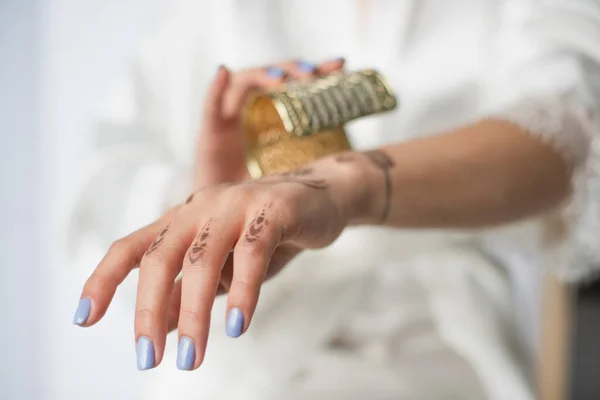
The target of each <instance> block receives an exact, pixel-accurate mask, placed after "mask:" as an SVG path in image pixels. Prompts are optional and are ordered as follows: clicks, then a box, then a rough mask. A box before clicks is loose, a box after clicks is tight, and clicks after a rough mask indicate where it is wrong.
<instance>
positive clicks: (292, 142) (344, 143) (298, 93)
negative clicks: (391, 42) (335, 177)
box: [242, 69, 397, 178]
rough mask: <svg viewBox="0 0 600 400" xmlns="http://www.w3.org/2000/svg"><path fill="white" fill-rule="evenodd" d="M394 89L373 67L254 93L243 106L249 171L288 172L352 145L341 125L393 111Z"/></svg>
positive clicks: (256, 172) (255, 174)
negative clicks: (392, 89)
mask: <svg viewBox="0 0 600 400" xmlns="http://www.w3.org/2000/svg"><path fill="white" fill-rule="evenodd" d="M396 106H397V100H396V96H395V95H394V93H393V92H392V91H391V89H390V88H389V86H388V85H387V84H386V82H385V80H384V78H383V77H382V76H381V75H380V74H379V73H377V72H376V71H374V70H370V69H369V70H363V71H358V72H346V73H344V72H336V73H333V74H330V75H328V76H326V77H323V78H318V79H316V80H312V81H295V82H290V83H288V84H287V85H285V86H284V87H283V88H281V89H278V90H274V91H269V92H261V93H255V94H254V95H253V96H251V97H250V99H249V100H248V103H247V104H246V106H245V107H244V112H243V116H242V129H243V131H244V134H245V137H246V144H247V156H248V170H249V172H250V175H251V176H252V177H253V178H258V177H260V176H262V175H265V174H272V173H279V172H287V171H290V170H293V169H295V168H298V167H300V166H301V165H304V164H307V163H309V162H311V161H314V160H316V159H318V158H321V157H323V156H326V155H329V154H332V153H336V152H341V151H345V150H350V149H351V148H352V147H351V145H350V142H349V141H348V138H347V136H346V133H345V131H344V125H345V124H346V123H347V122H349V121H352V120H354V119H357V118H362V117H365V116H368V115H372V114H376V113H381V112H386V111H390V110H393V109H394V108H396Z"/></svg>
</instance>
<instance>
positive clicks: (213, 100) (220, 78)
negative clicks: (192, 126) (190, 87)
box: [204, 65, 231, 132]
mask: <svg viewBox="0 0 600 400" xmlns="http://www.w3.org/2000/svg"><path fill="white" fill-rule="evenodd" d="M230 80H231V73H230V72H229V70H228V69H227V68H225V67H224V66H222V65H221V66H220V67H219V69H218V71H217V74H216V76H215V78H214V79H213V82H212V84H211V85H210V88H209V89H208V94H207V97H206V101H205V103H204V121H206V123H207V124H209V126H208V127H206V128H209V129H204V131H205V132H214V131H217V130H216V129H212V128H213V126H212V124H215V123H216V121H218V120H219V118H220V117H221V109H222V106H223V98H224V95H225V91H226V90H227V87H228V85H229V82H230Z"/></svg>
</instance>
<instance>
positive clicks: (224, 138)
mask: <svg viewBox="0 0 600 400" xmlns="http://www.w3.org/2000/svg"><path fill="white" fill-rule="evenodd" d="M343 66H344V59H342V58H340V59H337V60H332V61H327V62H324V63H321V64H319V65H316V64H311V63H307V62H305V61H298V62H296V61H291V62H285V63H281V64H276V65H274V66H271V67H264V68H252V69H248V70H244V71H239V72H235V73H233V72H230V71H229V70H227V69H226V68H225V67H220V68H219V71H218V72H217V74H216V76H215V78H214V80H213V82H212V85H211V87H210V89H209V91H208V95H207V98H206V101H205V105H204V117H203V123H202V132H201V134H200V136H199V139H198V145H197V150H196V170H195V185H196V186H195V187H197V188H199V187H204V186H208V185H216V184H220V183H225V182H238V181H243V180H246V179H249V178H250V176H249V174H248V170H247V168H246V148H245V142H244V136H243V135H242V132H241V129H240V115H241V110H242V107H243V106H244V103H245V102H246V99H247V97H248V94H250V93H251V92H252V91H254V90H260V89H268V88H274V87H277V86H279V85H282V84H283V83H284V82H286V81H287V80H296V79H311V78H314V77H317V76H323V75H327V74H329V73H331V72H334V71H336V70H339V69H341V68H343Z"/></svg>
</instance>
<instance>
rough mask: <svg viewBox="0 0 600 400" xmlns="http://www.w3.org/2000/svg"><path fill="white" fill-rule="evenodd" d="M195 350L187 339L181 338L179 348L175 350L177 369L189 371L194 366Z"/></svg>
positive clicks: (192, 343) (190, 340)
mask: <svg viewBox="0 0 600 400" xmlns="http://www.w3.org/2000/svg"><path fill="white" fill-rule="evenodd" d="M195 356H196V349H195V348H194V342H193V341H192V339H190V338H189V337H186V336H183V337H182V338H181V339H179V347H178V349H177V368H179V369H181V370H184V371H190V370H191V369H192V367H193V366H194V357H195Z"/></svg>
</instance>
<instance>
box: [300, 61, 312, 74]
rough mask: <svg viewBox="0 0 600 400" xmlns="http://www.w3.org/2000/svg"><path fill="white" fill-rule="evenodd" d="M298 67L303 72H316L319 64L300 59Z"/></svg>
mask: <svg viewBox="0 0 600 400" xmlns="http://www.w3.org/2000/svg"><path fill="white" fill-rule="evenodd" d="M296 68H298V70H299V71H301V72H306V73H309V74H311V73H313V72H315V70H316V69H317V66H316V65H315V64H312V63H309V62H306V61H298V62H297V63H296Z"/></svg>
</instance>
